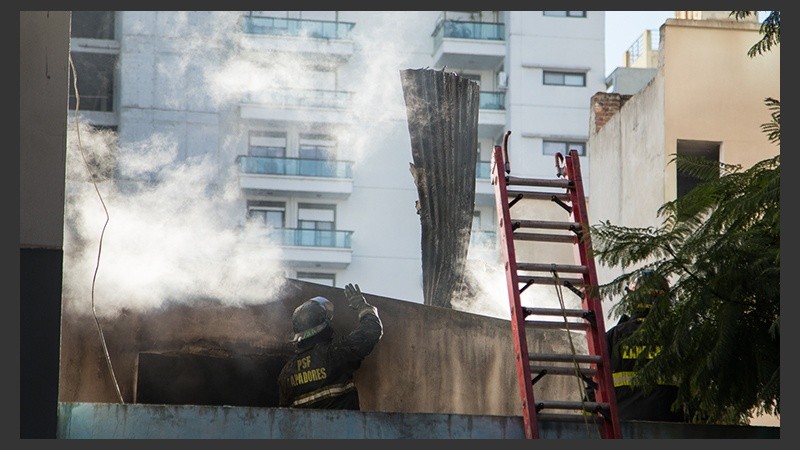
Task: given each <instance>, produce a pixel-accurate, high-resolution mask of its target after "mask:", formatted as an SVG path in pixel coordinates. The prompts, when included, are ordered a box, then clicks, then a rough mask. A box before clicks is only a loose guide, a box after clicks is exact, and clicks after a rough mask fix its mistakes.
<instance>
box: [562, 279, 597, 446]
mask: <svg viewBox="0 0 800 450" xmlns="http://www.w3.org/2000/svg"><path fill="white" fill-rule="evenodd" d="M551 272H553V278H554V279H555V287H556V294H557V295H558V302H559V304H561V313H562V316H563V317H564V327H565V328H566V329H567V337H568V338H569V348H570V350H571V351H572V363H573V365H574V366H575V378H576V380H577V381H578V392H584V386H583V385H582V384H581V382H580V380H582V379H583V377H582V376H581V368H580V366H579V365H578V361H577V359H576V358H575V356H576V355H577V352H576V351H575V344H574V343H573V342H572V331H570V329H569V320H567V308H566V306H565V305H564V294H563V292H562V291H561V279H560V278H559V277H558V272H557V271H556V269H555V264H554V265H553V268H552V269H551ZM585 405H586V396H585V395H581V415H582V416H583V424H584V426H585V427H586V434H587V436H588V435H589V433H590V429H589V421H588V419H587V417H586V414H585V413H584V411H585ZM599 435H600V432H599V430H598V436H599Z"/></svg>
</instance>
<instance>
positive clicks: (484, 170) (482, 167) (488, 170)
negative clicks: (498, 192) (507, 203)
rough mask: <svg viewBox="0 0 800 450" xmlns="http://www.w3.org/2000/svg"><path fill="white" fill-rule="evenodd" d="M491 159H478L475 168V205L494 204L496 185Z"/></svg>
mask: <svg viewBox="0 0 800 450" xmlns="http://www.w3.org/2000/svg"><path fill="white" fill-rule="evenodd" d="M491 174H492V163H491V161H478V163H477V167H476V168H475V205H476V206H488V205H494V186H492V180H491Z"/></svg>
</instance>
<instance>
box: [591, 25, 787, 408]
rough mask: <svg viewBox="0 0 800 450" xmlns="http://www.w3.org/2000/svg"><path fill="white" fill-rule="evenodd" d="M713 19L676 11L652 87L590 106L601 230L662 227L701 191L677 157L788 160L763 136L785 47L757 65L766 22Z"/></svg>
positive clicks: (594, 206)
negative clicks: (664, 212)
mask: <svg viewBox="0 0 800 450" xmlns="http://www.w3.org/2000/svg"><path fill="white" fill-rule="evenodd" d="M713 13H719V12H718V11H711V12H708V11H702V12H700V11H676V18H675V19H668V20H667V21H666V23H664V24H663V25H662V26H661V28H660V30H659V33H660V37H661V39H660V45H659V47H658V52H657V56H658V58H657V61H658V63H657V67H656V71H655V76H654V77H653V78H652V80H650V81H649V83H646V84H645V85H644V87H643V88H641V90H639V91H638V92H635V93H632V92H630V91H628V92H625V91H615V90H613V89H612V91H611V92H608V93H598V94H596V95H595V96H593V97H592V116H591V119H590V125H589V126H590V130H589V133H590V135H589V148H590V149H591V150H590V151H591V155H592V165H591V176H590V178H589V179H590V191H591V192H592V194H593V195H592V198H591V202H590V203H589V217H590V218H591V221H592V223H593V224H594V223H599V222H600V221H605V220H608V221H610V222H611V223H613V224H616V225H624V226H630V227H647V226H660V225H661V223H662V218H661V217H659V216H658V215H657V210H658V208H659V207H660V206H661V205H663V204H664V203H666V202H668V201H671V200H674V199H676V198H677V197H678V196H680V195H682V194H683V193H685V192H687V191H688V190H689V189H690V188H691V187H692V186H694V184H696V181H694V180H692V179H691V178H690V177H686V176H682V175H680V174H678V173H677V171H676V167H675V164H674V163H672V162H670V161H671V160H672V159H673V158H674V155H675V154H678V155H695V156H703V157H706V158H709V159H714V160H717V161H721V162H724V163H727V164H740V165H741V166H742V167H743V168H747V167H750V166H752V165H753V164H754V163H756V162H758V161H761V160H764V159H767V158H770V157H773V156H775V155H777V154H778V153H779V152H780V147H779V146H777V145H775V144H773V143H770V142H769V140H768V139H767V137H766V135H765V133H764V132H763V131H762V130H761V124H764V123H766V122H769V121H770V111H769V109H768V108H767V106H766V105H765V103H764V100H765V99H766V98H767V97H772V98H775V99H778V100H780V47H777V48H775V47H773V49H772V50H770V51H769V52H767V53H765V54H762V55H756V56H755V57H752V58H751V57H749V56H748V55H747V52H748V50H749V49H750V48H751V47H752V46H753V45H754V44H755V43H756V42H758V40H759V39H760V38H761V34H759V26H760V23H759V22H755V21H754V20H749V21H742V22H737V21H735V20H732V19H730V18H729V17H728V16H727V14H725V15H720V14H713ZM751 19H752V18H751ZM643 57H646V56H643ZM631 67H635V66H631ZM641 67H642V69H640V70H644V69H646V67H645V66H641ZM616 81H620V80H616ZM622 81H624V80H622ZM620 84H624V83H620ZM597 272H598V278H599V280H600V282H601V283H606V282H609V281H611V280H612V279H613V278H614V277H616V276H618V275H620V274H621V273H623V270H622V268H620V267H603V266H602V265H599V264H598V266H597ZM610 307H611V306H610V305H609V307H608V308H606V311H609V310H610ZM608 323H609V324H613V323H616V320H615V319H610V320H609V321H608ZM770 420H771V419H770ZM771 421H772V422H774V420H771ZM759 422H761V420H760V419H759Z"/></svg>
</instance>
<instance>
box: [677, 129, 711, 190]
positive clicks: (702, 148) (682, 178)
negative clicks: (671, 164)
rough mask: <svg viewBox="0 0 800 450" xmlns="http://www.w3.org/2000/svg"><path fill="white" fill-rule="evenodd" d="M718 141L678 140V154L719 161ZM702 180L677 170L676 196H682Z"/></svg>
mask: <svg viewBox="0 0 800 450" xmlns="http://www.w3.org/2000/svg"><path fill="white" fill-rule="evenodd" d="M719 146H720V143H719V142H710V141H687V140H681V139H679V140H678V156H691V157H695V158H703V159H707V160H709V161H717V162H718V161H719ZM701 182H702V180H700V179H699V178H697V177H695V176H692V175H689V174H687V173H681V172H680V171H678V172H677V187H678V193H677V195H678V198H680V197H683V196H684V195H686V194H687V193H688V192H689V191H691V190H692V189H694V187H695V186H697V185H698V184H700V183H701Z"/></svg>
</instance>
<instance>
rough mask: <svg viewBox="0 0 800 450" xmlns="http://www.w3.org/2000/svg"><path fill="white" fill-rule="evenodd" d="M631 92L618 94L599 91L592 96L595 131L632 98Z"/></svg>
mask: <svg viewBox="0 0 800 450" xmlns="http://www.w3.org/2000/svg"><path fill="white" fill-rule="evenodd" d="M631 97H632V95H630V94H616V93H608V92H598V93H596V94H594V95H593V96H592V122H593V123H594V131H595V132H597V131H599V130H600V129H601V128H603V125H605V124H606V123H608V121H609V120H611V118H612V117H613V116H614V114H616V113H617V112H619V110H620V108H622V105H624V104H625V102H627V101H628V99H629V98H631Z"/></svg>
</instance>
